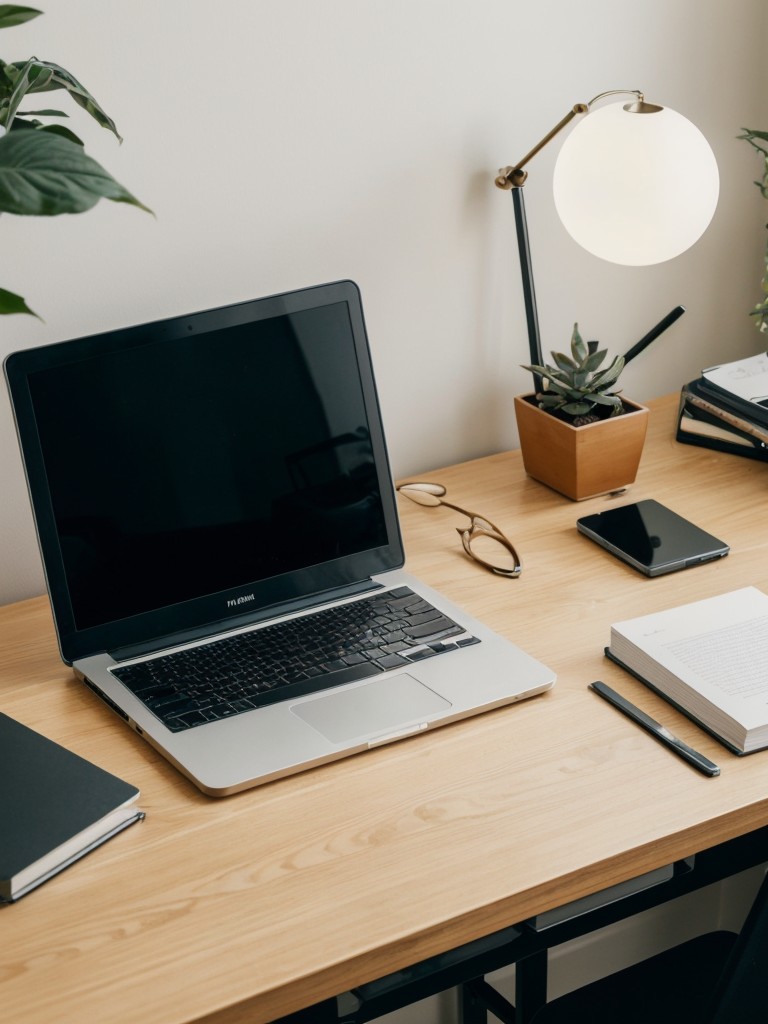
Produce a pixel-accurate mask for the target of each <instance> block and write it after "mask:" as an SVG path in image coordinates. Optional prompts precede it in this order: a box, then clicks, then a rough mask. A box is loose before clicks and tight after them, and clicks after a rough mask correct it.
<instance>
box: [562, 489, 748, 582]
mask: <svg viewBox="0 0 768 1024" xmlns="http://www.w3.org/2000/svg"><path fill="white" fill-rule="evenodd" d="M576 526H577V529H578V530H579V532H580V533H583V534H584V535H585V536H586V537H589V538H590V539H591V540H593V541H595V542H596V543H597V544H599V545H600V546H601V547H604V548H605V549H606V550H607V551H610V552H611V553H612V554H614V555H616V556H617V558H621V559H622V560H623V561H624V562H627V563H628V564H629V565H631V566H633V567H634V568H635V569H638V570H639V571H640V572H642V573H645V575H646V576H661V575H662V574H663V573H667V572H675V571H676V570H678V569H687V568H689V567H690V566H693V565H701V564H702V563H703V562H710V561H712V560H713V559H715V558H722V557H723V556H724V555H727V554H728V551H729V550H730V549H729V547H728V545H727V544H725V543H724V542H723V541H721V540H718V538H717V537H713V536H712V534H711V533H707V531H706V530H702V529H701V528H700V527H698V526H696V525H695V524H694V523H692V522H690V521H689V520H688V519H685V518H684V517H683V516H680V515H678V514H677V512H673V511H672V509H670V508H667V507H666V505H662V504H660V503H659V502H658V501H654V500H653V499H652V498H648V499H645V500H644V501H636V502H633V503H632V504H631V505H620V506H619V507H618V508H611V509H608V510H606V511H605V512H597V513H595V514H594V515H589V516H583V517H582V518H581V519H579V520H578V521H577V523H576Z"/></svg>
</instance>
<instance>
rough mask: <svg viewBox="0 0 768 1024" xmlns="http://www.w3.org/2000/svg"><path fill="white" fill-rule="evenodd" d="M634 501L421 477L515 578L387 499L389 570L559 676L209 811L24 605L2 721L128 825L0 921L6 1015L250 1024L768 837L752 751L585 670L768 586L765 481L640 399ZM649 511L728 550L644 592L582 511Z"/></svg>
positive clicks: (8, 667) (432, 513) (429, 514)
mask: <svg viewBox="0 0 768 1024" xmlns="http://www.w3.org/2000/svg"><path fill="white" fill-rule="evenodd" d="M649 406H650V408H651V421H650V427H649V434H648V440H647V443H646V448H645V452H644V455H643V459H642V462H641V465H640V470H639V473H638V477H637V481H636V483H635V485H634V486H633V487H632V489H631V491H629V492H627V494H626V495H622V496H620V497H613V498H596V499H590V500H588V501H586V502H581V503H579V504H578V505H577V504H574V503H572V502H570V501H568V500H567V499H565V498H563V497H562V496H561V495H559V494H557V493H555V492H554V491H550V490H549V489H547V488H546V487H544V486H542V485H541V484H539V483H536V482H535V481H533V480H532V479H530V478H528V477H526V476H525V473H524V471H523V469H522V464H521V460H520V455H519V453H518V452H512V453H505V454H500V455H494V456H491V457H489V458H485V459H480V460H477V461H474V462H470V463H466V464H464V465H460V466H453V467H449V468H447V469H445V470H441V471H440V472H435V473H434V474H428V477H430V478H432V479H436V480H439V481H440V482H442V483H444V484H445V485H446V486H447V488H448V497H449V500H453V501H455V502H456V503H457V504H459V505H466V506H468V507H470V508H472V509H474V510H476V511H478V512H480V513H482V514H483V515H487V516H488V517H489V518H490V519H491V520H492V521H493V522H495V523H497V524H498V526H500V527H501V528H502V529H503V530H505V532H507V534H508V535H509V536H510V537H511V538H512V539H513V541H514V543H515V544H516V546H517V547H518V550H519V551H520V553H521V555H522V558H523V565H524V569H523V574H522V576H521V577H520V578H519V579H518V580H508V579H502V578H498V577H494V576H492V575H491V574H490V573H487V572H485V571H484V570H482V569H480V568H479V567H478V566H477V565H476V564H474V563H473V562H471V561H470V560H469V559H468V558H466V556H465V555H464V553H463V551H462V549H461V545H460V543H459V541H458V538H457V536H456V533H455V530H454V526H457V525H461V524H462V522H463V520H462V519H461V517H459V516H458V515H457V514H456V513H455V512H452V511H451V510H449V509H445V508H437V509H431V508H423V507H420V506H416V505H413V504H411V503H410V502H408V501H407V500H406V499H404V498H402V497H401V498H400V499H399V501H400V503H401V512H402V521H403V528H404V535H405V540H406V547H407V554H408V561H407V568H408V569H409V570H410V571H411V572H413V573H414V574H415V575H417V576H421V577H422V578H423V579H425V580H426V581H427V582H429V583H430V584H431V585H433V586H436V587H438V588H439V589H442V590H444V591H445V592H446V593H447V594H448V595H449V596H450V597H451V598H452V599H453V600H455V601H456V602H457V603H458V604H460V605H463V606H465V607H466V608H467V609H468V610H470V611H471V612H472V613H473V614H474V615H476V616H478V617H479V618H481V619H484V620H485V621H486V622H488V623H489V624H490V625H491V626H493V627H494V628H496V629H497V630H498V631H499V632H501V633H503V634H505V635H506V636H508V637H509V638H510V639H512V640H514V641H516V642H517V643H519V644H520V645H521V646H523V647H524V648H525V649H527V650H528V651H529V652H530V653H531V654H533V655H535V656H537V657H539V658H540V659H542V660H543V661H545V662H547V663H548V664H550V665H551V666H552V667H553V668H555V669H556V671H557V673H558V683H557V685H556V687H555V688H554V689H553V690H552V691H550V692H549V693H546V694H544V695H542V696H540V697H536V698H534V699H532V700H529V701H526V702H524V703H522V704H518V705H515V706H513V707H510V708H507V709H502V710H498V711H493V712H490V713H488V714H486V715H484V716H481V717H480V718H476V719H473V720H470V721H465V722H462V723H458V724H455V725H451V726H447V727H446V728H444V729H440V730H437V731H435V732H434V733H431V734H429V735H422V736H420V737H418V738H415V739H411V740H406V741H403V742H400V743H398V744H395V745H392V746H390V747H385V748H381V749H378V750H375V751H371V752H370V753H367V754H363V755H359V756H357V757H355V758H352V759H350V760H347V761H343V762H339V763H336V764H332V765H328V766H325V767H322V768H319V769H315V770H314V771H311V772H307V773H305V774H303V775H299V776H295V777H293V778H290V779H285V780H282V781H279V782H276V783H272V784H269V785H267V786H264V787H261V788H258V789H254V790H251V791H249V792H246V793H242V794H240V795H237V796H234V797H230V798H228V799H225V800H211V799H208V798H206V797H204V796H203V795H201V794H200V793H198V792H197V791H196V790H195V789H194V787H193V786H192V785H191V784H190V783H188V782H187V781H186V780H185V779H184V778H182V776H181V775H179V774H178V773H177V772H176V771H175V770H174V769H173V768H171V767H170V766H169V765H167V764H166V763H165V762H164V761H163V760H162V758H160V757H159V756H158V755H157V754H156V753H155V752H154V751H153V750H152V749H151V748H150V747H149V746H148V745H146V744H145V743H143V742H142V741H141V740H140V739H139V738H138V737H136V736H134V735H133V734H132V733H130V732H129V731H128V730H127V729H126V728H125V727H124V726H123V725H122V724H121V723H120V722H119V721H118V720H117V719H116V718H115V717H114V716H113V715H112V714H111V712H109V710H108V709H106V708H104V707H103V706H102V705H101V704H99V703H98V701H97V700H96V699H95V698H94V697H93V696H92V695H91V694H90V693H89V692H88V691H87V689H86V688H85V687H83V686H82V685H81V684H78V683H77V682H76V681H75V679H74V677H73V676H72V674H71V672H70V670H69V669H68V668H67V667H66V666H64V665H63V664H62V663H61V661H60V660H59V656H58V652H57V649H56V644H55V639H54V635H53V629H52V625H51V619H50V613H49V611H48V606H47V602H46V601H45V600H44V599H36V600H32V601H27V602H23V603H20V604H17V605H10V606H7V607H6V608H3V609H0V707H2V710H3V711H4V712H5V713H6V714H9V715H11V716H13V717H15V718H17V719H18V720H19V721H22V722H24V723H25V724H27V725H29V726H31V727H32V728H35V729H38V730H39V731H41V732H43V733H44V734H45V735H47V736H50V737H51V738H52V739H54V740H56V741H57V742H60V743H63V744H64V745H65V746H69V747H70V748H71V749H73V750H75V751H76V752H77V753H79V754H81V755H82V756H85V757H88V758H90V759H91V760H93V761H95V762H96V763H97V764H100V765H102V766H103V767H104V768H106V769H108V770H109V771H112V772H115V773H116V774H118V775H121V776H122V777H124V778H125V779H127V780H128V781H130V782H132V783H134V784H136V785H138V786H139V787H140V788H141V791H142V797H141V800H140V806H141V807H142V808H143V809H144V810H145V811H146V812H147V818H146V821H144V822H143V823H141V824H140V825H137V826H136V827H134V828H131V829H129V830H127V832H125V833H123V834H122V835H119V836H117V837H115V838H114V839H113V840H110V842H109V843H107V844H106V845H105V846H103V847H102V848H100V849H99V850H97V851H96V852H94V853H93V854H92V855H90V856H89V857H88V858H86V859H85V860H84V861H82V862H80V863H79V864H77V865H75V866H74V867H73V868H71V869H70V870H68V871H66V872H64V873H63V874H61V875H60V876H58V877H57V878H55V879H53V880H52V881H50V882H48V883H46V885H44V886H42V887H41V888H40V889H39V890H37V891H36V892H34V893H32V894H31V895H29V896H28V897H26V898H24V899H23V900H21V901H19V903H17V904H14V905H12V906H6V907H0V948H1V949H2V950H3V956H2V960H0V1019H2V1020H8V1021H24V1024H49V1022H50V1021H52V1020H55V1021H56V1022H57V1024H69V1022H72V1024H75V1022H77V1024H82V1022H83V1021H97V1020H98V1021H109V1022H110V1024H120V1022H134V1021H136V1020H141V1021H142V1022H144V1024H182V1022H190V1021H206V1022H208V1024H239V1022H245V1021H248V1022H249V1024H259V1022H265V1021H269V1020H271V1019H272V1018H274V1017H276V1016H279V1015H280V1014H283V1013H287V1012H289V1011H291V1010H294V1009H297V1008H299V1007H300V1006H302V1005H307V1004H310V1003H312V1002H315V1001H317V1000H319V999H321V998H323V997H327V996H330V995H333V994H335V993H337V992H340V991H344V990H346V989H348V988H350V987H352V986H353V985H355V984H359V983H362V982H365V981H368V980H371V979H373V978H375V977H377V976H381V975H382V974H385V973H387V972H389V971H392V970H394V969H397V968H400V967H403V966H406V965H407V964H409V963H413V962H415V961H418V960H421V959H423V958H425V957H428V956H431V955H433V954H436V953H439V952H441V951H443V950H445V949H447V948H450V947H452V946H456V945H458V944H460V943H463V942H467V941H469V940H471V939H474V938H476V937H478V936H480V935H483V934H485V933H488V932H491V931H493V930H496V929H499V928H502V927H504V926H506V925H509V924H513V923H515V922H518V921H521V920H523V919H525V918H527V917H529V916H531V915H532V914H535V913H537V912H540V911H544V910H547V909H549V908H551V907H553V906H557V905H558V904H561V903H564V902H567V901H569V900H572V899H576V898H578V897H580V896H583V895H586V894H588V893H590V892H593V891H595V890H598V889H600V888H603V887H604V886H607V885H610V884H612V883H614V882H619V881H621V880H624V879H626V878H629V877H631V876H633V875H636V874H639V873H640V872H643V871H647V870H650V869H652V868H654V867H658V866H660V865H662V864H665V863H668V862H669V861H671V860H673V859H676V858H678V857H682V856H686V855H689V854H691V853H693V852H694V851H696V850H697V849H702V848H704V847H706V846H709V845H712V844H714V843H717V842H719V841H721V840H725V839H729V838H732V837H733V836H736V835H739V834H742V833H744V832H746V831H748V830H751V829H753V828H756V827H758V826H761V825H764V824H766V823H768V770H767V769H768V754H755V755H752V756H751V757H748V758H737V757H735V756H734V755H731V754H730V753H728V752H727V751H726V750H725V749H724V748H722V747H721V746H720V745H719V744H717V743H716V742H715V741H714V740H713V739H711V738H709V737H708V736H706V735H705V734H704V733H702V732H701V731H700V730H699V729H697V728H696V727H695V726H694V725H693V724H692V723H690V722H688V721H687V720H686V719H685V718H683V717H682V716H681V715H679V714H677V713H676V712H675V711H674V710H673V709H672V708H670V707H669V706H667V705H665V704H664V703H663V702H662V701H661V700H660V699H659V698H657V697H655V696H654V695H653V694H652V693H650V692H649V691H647V690H645V689H644V688H643V687H642V686H641V685H640V684H639V683H637V682H635V681H634V680H632V679H630V678H629V677H628V676H626V675H625V674H623V673H622V672H621V671H620V670H619V669H617V668H616V667H614V666H612V665H611V664H610V663H608V662H607V661H606V659H605V658H604V657H603V656H602V650H603V647H604V646H605V644H606V643H607V641H608V636H609V627H610V624H611V622H612V621H614V620H617V619H622V618H628V617H631V616H634V615H641V614H643V613H645V612H650V611H653V610H655V609H658V608H662V607H667V606H672V605H675V604H680V603H683V602H684V601H688V600H694V599H697V598H700V597H706V596H709V595H712V594H717V593H721V592H723V591H726V590H730V589H735V588H736V587H740V586H744V585H745V584H754V585H756V586H758V587H761V588H762V589H764V590H768V538H766V532H765V529H764V525H763V518H764V511H763V510H764V507H765V501H766V487H767V486H768V475H767V474H768V467H766V466H763V465H761V464H759V463H756V462H752V461H750V460H746V459H737V458H734V457H732V456H727V455H723V454H721V453H717V452H711V451H707V450H705V449H697V448H693V447H690V446H683V445H679V444H677V443H676V442H675V441H674V423H675V410H676V400H675V399H674V398H668V399H665V400H659V401H656V402H651V403H649ZM645 497H653V498H656V499H658V500H659V501H662V502H664V503H665V504H668V505H669V506H670V507H672V508H673V509H675V510H676V511H677V512H679V513H681V514H682V515H685V516H688V517H689V518H691V519H693V520H694V521H695V522H697V523H698V524H699V525H700V526H702V527H704V528H706V529H708V530H709V531H710V532H712V533H714V534H715V535H716V536H719V537H721V538H722V539H724V540H725V541H727V542H728V543H729V544H730V545H731V548H732V551H731V554H730V555H729V556H728V557H727V558H725V559H723V560H721V561H719V562H717V563H713V564H709V565H704V566H700V567H697V568H695V569H692V570H688V571H686V572H682V573H676V574H673V575H671V576H666V577H660V578H657V579H646V578H644V577H642V576H641V575H639V574H638V573H636V572H634V571H633V570H632V569H630V568H629V567H627V566H625V565H623V564H622V563H620V562H619V561H617V560H616V559H614V558H613V557H612V556H610V555H609V554H608V553H606V552H604V551H602V550H601V549H600V548H598V547H597V546H596V545H594V544H592V542H591V541H589V540H587V539H586V538H584V537H582V536H581V535H579V534H578V533H577V531H576V529H575V521H576V519H577V517H578V516H579V515H583V514H586V513H588V512H591V511H598V510H599V509H601V508H604V507H607V506H608V505H610V504H620V503H623V502H624V501H629V500H636V499H639V498H645ZM595 678H603V679H605V680H606V681H607V682H609V683H610V684H611V685H612V686H614V687H615V688H616V689H618V690H620V691H621V692H622V693H624V694H626V695H627V696H628V697H629V698H630V699H631V700H633V701H635V702H636V703H637V704H638V705H640V706H641V707H642V708H643V709H644V710H646V711H648V712H649V713H650V714H652V715H654V717H656V718H658V719H660V720H661V721H663V722H664V723H665V724H667V725H668V726H669V727H670V728H672V729H673V730H674V731H675V732H677V733H678V734H679V735H680V736H681V737H682V738H683V739H684V740H686V741H687V742H689V743H690V744H691V745H693V746H695V747H696V748H697V749H700V750H701V751H702V752H703V753H705V754H706V755H707V756H708V757H711V758H712V759H713V760H715V761H716V762H717V763H718V764H719V765H720V766H721V775H720V777H719V778H717V779H706V778H704V777H703V776H702V775H699V774H698V773H697V772H695V771H694V770H693V769H691V768H690V767H688V766H687V765H686V764H685V763H684V762H682V761H681V760H679V759H678V758H675V757H674V756H673V755H672V754H670V753H669V751H667V750H666V749H664V748H663V747H661V746H660V745H659V744H657V743H655V742H654V741H653V740H652V739H651V738H650V737H648V736H646V735H645V734H644V733H643V732H641V731H640V730H639V729H637V728H635V727H634V726H633V725H632V724H631V723H629V722H628V721H627V720H626V719H625V718H624V717H623V716H621V715H619V714H617V713H616V712H615V711H614V710H613V709H612V708H610V707H609V706H608V705H607V704H605V703H604V702H603V701H601V700H599V699H598V698H597V697H595V696H594V695H593V694H591V693H590V692H589V691H588V690H587V684H588V683H589V682H590V681H591V680H592V679H595Z"/></svg>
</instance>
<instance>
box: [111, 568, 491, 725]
mask: <svg viewBox="0 0 768 1024" xmlns="http://www.w3.org/2000/svg"><path fill="white" fill-rule="evenodd" d="M476 643H479V641H478V640H477V638H476V637H473V636H471V635H469V634H468V633H467V632H466V630H465V629H464V628H463V627H462V626H460V625H458V624H457V623H456V622H454V621H453V620H452V619H449V618H448V617H447V616H446V615H444V614H443V613H442V612H441V611H439V610H438V609H437V608H435V607H434V606H433V605H431V604H429V602H427V601H425V600H424V599H423V598H421V597H419V595H418V594H415V593H414V592H413V591H412V590H411V589H410V588H409V587H398V588H396V589H394V590H389V591H386V592H384V593H382V594H375V595H373V596H371V597H367V598H364V599H362V600H360V601H353V602H350V603H348V604H343V605H339V606H337V607H334V608H329V609H324V610H322V611H318V612H313V613H310V614H308V615H304V616H300V617H298V618H294V619H287V620H286V621H284V622H279V623H275V624H274V625H271V626H264V627H262V628H260V629H255V630H253V631H251V632H247V633H238V634H237V635H235V636H231V637H227V638H226V639H223V640H216V641H213V642H212V643H209V644H203V645H200V646H197V647H192V648H189V649H186V650H183V651H177V652H175V653H174V654H167V655H163V656H161V657H158V658H152V659H151V660H149V661H142V662H137V663H136V664H133V665H127V666H125V667H124V668H118V669H115V670H114V675H115V676H116V678H117V679H119V680H120V682H121V683H123V684H124V685H125V686H127V687H128V689H129V690H131V691H132V692H133V693H134V694H136V696H137V697H139V699H140V700H142V701H143V702H144V703H145V704H146V705H147V707H148V708H149V709H150V710H151V711H152V712H153V713H154V714H155V715H156V716H157V717H158V718H159V719H160V720H161V721H162V722H163V724H164V725H165V726H166V727H167V728H168V729H170V730H171V731H173V732H180V731H181V730H183V729H189V728H191V727H193V726H196V725H203V724H204V723H206V722H212V721H216V720H217V719H222V718H230V717H231V716H232V715H237V714H241V713H242V712H245V711H251V710H253V709H254V708H258V707H261V706H263V705H264V704H271V703H274V702H276V701H281V700H286V699H289V698H293V697H298V696H302V695H304V694H307V693H312V692H314V691H317V690H324V689H326V688H328V687H331V686H339V685H341V684H342V683H347V682H353V681H356V680H359V679H364V678H366V677H367V676H375V675H379V674H380V673H382V672H385V671H386V670H387V669H393V668H400V667H402V666H404V665H407V664H409V663H413V662H417V661H422V660H424V659H425V658H431V657H434V656H435V655H437V654H443V653H445V652H447V651H452V650H456V649H458V648H460V647H467V646H469V645H471V644H476Z"/></svg>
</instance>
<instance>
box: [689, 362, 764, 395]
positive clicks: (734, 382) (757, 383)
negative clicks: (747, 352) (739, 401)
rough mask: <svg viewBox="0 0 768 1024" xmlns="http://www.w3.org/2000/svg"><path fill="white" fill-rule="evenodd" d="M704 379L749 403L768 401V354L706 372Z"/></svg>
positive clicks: (726, 364) (716, 367)
mask: <svg viewBox="0 0 768 1024" xmlns="http://www.w3.org/2000/svg"><path fill="white" fill-rule="evenodd" d="M702 377H704V379H705V380H708V381H710V382H711V383H712V384H716V385H717V386H718V387H720V388H723V389H724V390H725V391H730V392H731V393H732V394H734V395H738V397H739V398H744V399H746V401H748V402H757V403H761V402H765V401H766V400H768V353H765V352H761V353H760V354H759V355H756V356H749V357H748V358H747V359H737V360H735V362H732V363H723V365H722V366H713V367H711V368H710V369H708V370H704V372H703V373H702Z"/></svg>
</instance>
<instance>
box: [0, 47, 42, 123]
mask: <svg viewBox="0 0 768 1024" xmlns="http://www.w3.org/2000/svg"><path fill="white" fill-rule="evenodd" d="M9 67H11V68H12V69H13V70H12V72H11V75H10V77H11V79H12V81H13V90H12V91H11V95H10V96H9V97H8V101H7V104H6V103H4V104H3V107H4V110H3V113H2V116H0V122H1V123H2V124H3V125H4V126H5V127H6V128H10V127H11V125H12V124H13V119H14V117H15V116H16V111H17V110H18V109H19V104H20V103H21V101H22V100H23V99H24V97H25V96H26V94H27V93H28V92H32V91H33V87H34V85H35V83H36V82H37V83H38V84H41V85H42V84H44V85H47V84H48V82H50V80H51V78H52V77H53V72H52V71H49V70H47V69H46V68H44V67H42V66H41V65H40V63H39V62H38V61H36V60H35V58H34V57H32V58H30V60H28V61H27V62H26V63H25V64H21V65H18V66H17V65H15V64H14V65H6V72H7V71H8V68H9ZM16 72H18V73H16Z"/></svg>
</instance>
